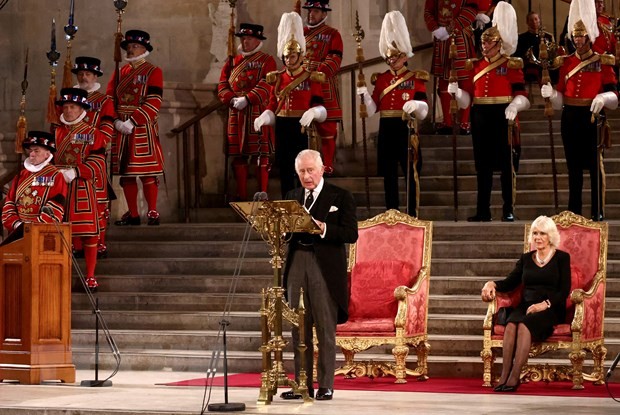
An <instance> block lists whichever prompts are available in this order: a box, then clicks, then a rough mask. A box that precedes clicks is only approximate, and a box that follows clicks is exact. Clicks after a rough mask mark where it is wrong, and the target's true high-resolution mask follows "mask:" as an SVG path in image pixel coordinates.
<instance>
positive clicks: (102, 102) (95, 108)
mask: <svg viewBox="0 0 620 415" xmlns="http://www.w3.org/2000/svg"><path fill="white" fill-rule="evenodd" d="M71 72H73V73H74V74H75V77H76V79H77V82H78V84H77V85H76V88H78V87H79V88H80V89H83V90H85V91H86V92H88V103H89V104H90V109H89V110H87V111H86V117H85V118H84V122H87V123H89V124H91V125H92V126H93V127H95V128H98V129H104V130H106V131H107V134H104V135H103V137H104V138H106V139H108V138H109V140H108V141H106V142H105V147H106V153H108V148H109V147H110V145H111V137H112V133H113V132H114V119H115V118H116V112H115V111H114V102H113V101H112V98H111V97H110V96H108V95H105V94H104V93H102V92H100V91H99V88H101V84H99V82H97V81H98V80H99V77H100V76H101V75H103V71H102V70H101V60H99V59H97V58H93V57H90V56H78V57H77V58H75V65H73V69H72V70H71ZM107 159H108V157H107V155H106V160H107ZM109 181H110V178H109V176H108V170H107V169H105V170H104V171H103V177H102V178H101V180H97V189H96V191H97V205H98V211H99V240H98V241H97V257H99V258H105V257H107V256H108V247H107V245H106V243H105V234H106V229H107V227H108V221H109V219H110V209H109V203H110V195H109V192H108V189H109V188H110V187H109ZM77 242H78V243H77V244H76V245H75V246H74V247H73V248H74V249H75V250H76V251H78V252H81V251H82V247H81V246H80V245H79V241H77ZM82 255H83V253H82Z"/></svg>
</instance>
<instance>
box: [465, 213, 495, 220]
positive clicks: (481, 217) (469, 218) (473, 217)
mask: <svg viewBox="0 0 620 415" xmlns="http://www.w3.org/2000/svg"><path fill="white" fill-rule="evenodd" d="M492 220H493V219H491V217H490V216H485V215H479V214H477V213H476V214H475V215H474V216H470V217H468V218H467V222H491V221H492Z"/></svg>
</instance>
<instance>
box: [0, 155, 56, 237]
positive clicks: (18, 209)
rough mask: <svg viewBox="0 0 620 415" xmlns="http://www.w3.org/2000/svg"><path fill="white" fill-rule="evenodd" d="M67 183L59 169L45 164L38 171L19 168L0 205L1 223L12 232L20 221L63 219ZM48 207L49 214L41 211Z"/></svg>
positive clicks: (38, 221)
mask: <svg viewBox="0 0 620 415" xmlns="http://www.w3.org/2000/svg"><path fill="white" fill-rule="evenodd" d="M66 195H67V184H66V182H65V179H64V177H63V176H62V174H61V173H60V171H58V169H57V168H56V167H55V166H53V165H51V164H48V165H47V166H45V167H44V168H43V169H41V170H40V171H38V172H30V171H28V170H27V169H22V170H21V171H20V172H19V175H18V176H17V177H16V178H15V179H13V183H12V184H11V188H10V189H9V193H8V194H7V196H6V200H5V202H4V206H3V207H2V224H3V225H4V227H5V228H6V229H7V230H8V231H9V232H12V231H13V230H14V229H15V228H16V227H17V225H19V223H20V222H36V223H52V222H53V221H56V222H62V217H63V214H64V205H65V197H66ZM44 206H47V207H49V208H50V209H51V211H52V215H49V214H48V213H44V212H41V209H42V208H43V207H44Z"/></svg>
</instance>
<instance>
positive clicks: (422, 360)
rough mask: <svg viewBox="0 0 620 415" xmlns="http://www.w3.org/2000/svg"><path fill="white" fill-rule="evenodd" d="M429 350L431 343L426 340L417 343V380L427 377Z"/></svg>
mask: <svg viewBox="0 0 620 415" xmlns="http://www.w3.org/2000/svg"><path fill="white" fill-rule="evenodd" d="M430 351H431V345H430V344H429V343H428V342H422V343H420V344H418V347H417V348H416V353H417V355H418V367H417V369H416V372H418V373H419V375H418V380H427V379H428V355H429V353H430Z"/></svg>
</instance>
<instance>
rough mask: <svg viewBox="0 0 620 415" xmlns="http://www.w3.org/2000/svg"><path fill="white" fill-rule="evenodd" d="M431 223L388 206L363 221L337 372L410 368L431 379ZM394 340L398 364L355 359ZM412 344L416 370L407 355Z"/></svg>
mask: <svg viewBox="0 0 620 415" xmlns="http://www.w3.org/2000/svg"><path fill="white" fill-rule="evenodd" d="M431 239H432V223H431V222H427V221H420V220H417V219H415V218H412V217H410V216H408V215H406V214H403V213H400V212H399V211H396V210H389V211H387V212H385V213H383V214H380V215H378V216H375V217H374V218H371V219H368V220H366V221H363V222H360V223H359V238H358V240H357V243H356V244H354V245H351V248H350V253H349V286H350V289H351V297H350V302H349V321H348V322H347V323H345V324H340V325H338V328H337V331H336V343H337V344H338V345H339V346H340V347H341V349H342V352H343V353H344V356H345V364H344V366H342V367H340V368H338V369H337V370H336V374H345V375H346V376H362V375H368V376H377V375H384V374H390V375H393V376H395V377H396V382H398V383H404V382H406V380H405V377H406V375H407V374H410V375H413V376H420V377H421V378H422V379H426V378H427V377H428V376H427V373H428V369H427V364H426V362H427V357H428V351H429V350H430V346H429V344H428V343H427V334H426V327H427V315H428V293H429V277H430V256H431V242H432V240H431ZM385 344H391V345H394V348H393V349H392V353H393V354H394V358H395V363H394V364H382V363H377V364H372V363H371V364H369V363H368V362H360V363H358V362H355V361H354V357H355V353H357V352H362V351H364V350H367V349H369V348H371V347H373V346H381V345H385ZM409 347H413V348H414V349H415V350H416V352H417V356H418V362H417V363H418V366H417V368H416V369H415V370H412V369H407V368H406V366H405V361H406V358H407V355H408V354H409Z"/></svg>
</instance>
